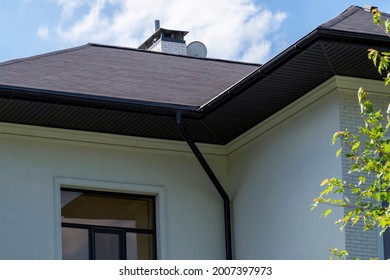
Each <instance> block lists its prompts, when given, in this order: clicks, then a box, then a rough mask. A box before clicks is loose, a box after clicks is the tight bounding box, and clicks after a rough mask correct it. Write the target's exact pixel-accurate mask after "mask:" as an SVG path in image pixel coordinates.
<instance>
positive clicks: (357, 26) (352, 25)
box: [320, 6, 390, 36]
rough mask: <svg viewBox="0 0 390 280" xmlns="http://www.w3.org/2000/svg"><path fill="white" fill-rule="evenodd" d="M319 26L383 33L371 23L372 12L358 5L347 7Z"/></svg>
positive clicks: (374, 33) (375, 33)
mask: <svg viewBox="0 0 390 280" xmlns="http://www.w3.org/2000/svg"><path fill="white" fill-rule="evenodd" d="M382 17H383V19H386V18H389V17H390V16H389V14H386V13H383V14H382ZM320 27H323V28H327V29H332V30H340V31H349V32H357V33H367V34H372V35H381V36H383V35H384V31H383V29H382V28H381V27H379V26H377V25H375V24H374V23H373V19H372V14H371V13H370V12H368V11H365V10H364V9H363V8H361V7H358V6H351V7H349V8H348V9H347V10H346V11H344V12H343V13H342V14H340V15H339V16H337V17H335V18H334V19H332V20H330V21H328V22H326V23H324V24H322V25H320Z"/></svg>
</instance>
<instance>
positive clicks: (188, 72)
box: [0, 44, 259, 107]
mask: <svg viewBox="0 0 390 280" xmlns="http://www.w3.org/2000/svg"><path fill="white" fill-rule="evenodd" d="M258 67H259V65H257V64H249V63H238V62H231V61H223V60H213V59H198V58H192V57H187V56H177V55H168V54H162V53H156V52H150V51H141V50H138V49H130V48H119V47H111V46H104V45H98V44H87V45H85V46H81V47H77V48H72V49H67V50H62V51H58V52H53V53H48V54H44V55H40V56H35V57H31V58H25V59H20V60H14V61H9V62H5V63H1V64H0V84H1V85H7V86H17V87H23V88H28V89H39V90H47V91H57V92H62V93H74V94H83V95H90V96H97V97H99V96H100V97H112V98H120V99H128V100H139V101H145V102H157V103H167V104H175V105H184V106H194V107H200V106H201V105H203V104H205V103H207V102H208V101H209V100H210V99H212V98H214V97H215V96H217V95H218V94H220V93H222V92H223V91H225V90H226V89H227V88H229V87H230V86H231V85H232V84H234V83H236V82H238V81H239V80H240V79H242V78H243V77H245V76H247V75H248V74H250V73H251V72H252V71H253V70H255V69H257V68H258Z"/></svg>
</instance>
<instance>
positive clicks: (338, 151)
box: [336, 147, 343, 157]
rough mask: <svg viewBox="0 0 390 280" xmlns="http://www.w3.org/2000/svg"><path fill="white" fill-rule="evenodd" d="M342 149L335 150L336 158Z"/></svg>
mask: <svg viewBox="0 0 390 280" xmlns="http://www.w3.org/2000/svg"><path fill="white" fill-rule="evenodd" d="M342 150H343V148H342V147H341V148H340V149H338V150H337V152H336V157H339V155H340V153H341V152H342Z"/></svg>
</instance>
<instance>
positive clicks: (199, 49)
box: [187, 41, 207, 58]
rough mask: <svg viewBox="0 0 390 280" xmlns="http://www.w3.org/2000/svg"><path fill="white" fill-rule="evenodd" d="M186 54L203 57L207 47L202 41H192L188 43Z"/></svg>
mask: <svg viewBox="0 0 390 280" xmlns="http://www.w3.org/2000/svg"><path fill="white" fill-rule="evenodd" d="M187 55H188V56H193V57H202V58H205V57H206V55H207V48H206V46H205V45H204V44H203V43H202V42H199V41H194V42H192V43H190V44H188V46H187Z"/></svg>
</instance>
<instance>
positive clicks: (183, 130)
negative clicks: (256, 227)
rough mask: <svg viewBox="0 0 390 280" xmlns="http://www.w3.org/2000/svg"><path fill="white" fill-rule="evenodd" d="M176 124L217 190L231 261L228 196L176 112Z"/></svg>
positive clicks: (179, 114) (226, 247) (226, 245)
mask: <svg viewBox="0 0 390 280" xmlns="http://www.w3.org/2000/svg"><path fill="white" fill-rule="evenodd" d="M176 124H177V127H178V128H179V130H180V132H181V135H182V136H183V138H184V139H185V141H186V142H187V144H188V146H190V148H191V150H192V152H193V153H194V155H195V157H196V158H197V159H198V161H199V163H200V165H201V166H202V168H203V170H204V171H205V172H206V174H207V176H208V177H209V179H210V180H211V182H212V183H213V184H214V187H215V188H216V189H217V191H218V193H219V195H220V196H221V197H222V199H223V208H224V221H225V250H226V259H227V260H231V259H233V256H232V229H231V217H230V198H229V195H228V194H227V193H226V191H225V189H224V188H223V187H222V185H221V183H220V182H219V180H218V178H217V177H216V176H215V174H214V172H213V171H212V170H211V168H210V166H209V165H208V163H207V161H206V160H205V158H204V157H203V155H202V153H201V152H200V150H199V149H198V147H197V146H196V144H195V142H194V141H193V140H192V138H191V136H190V134H189V133H188V131H187V130H186V128H185V127H184V125H183V123H182V116H181V113H180V112H178V113H177V114H176Z"/></svg>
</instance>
